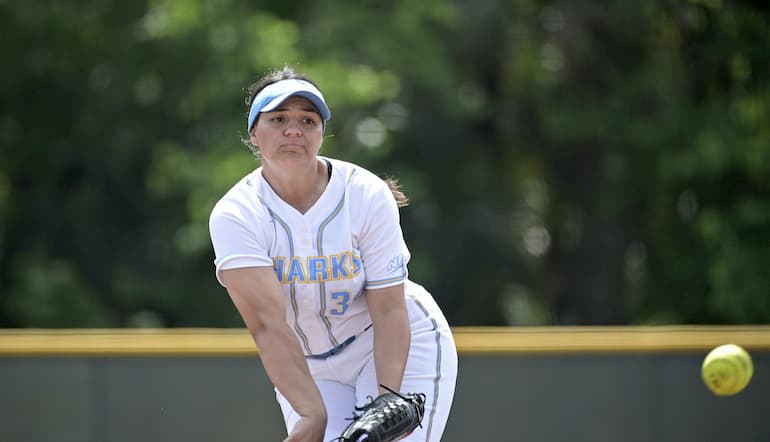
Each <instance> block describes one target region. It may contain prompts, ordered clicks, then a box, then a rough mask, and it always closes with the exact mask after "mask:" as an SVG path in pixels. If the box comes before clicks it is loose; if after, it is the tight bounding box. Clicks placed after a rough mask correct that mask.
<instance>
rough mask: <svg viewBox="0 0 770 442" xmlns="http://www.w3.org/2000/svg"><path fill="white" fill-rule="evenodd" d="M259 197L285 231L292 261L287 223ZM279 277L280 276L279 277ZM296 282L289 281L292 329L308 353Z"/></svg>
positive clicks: (290, 235) (289, 232)
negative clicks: (300, 316) (292, 315)
mask: <svg viewBox="0 0 770 442" xmlns="http://www.w3.org/2000/svg"><path fill="white" fill-rule="evenodd" d="M257 198H259V201H260V202H261V203H262V204H264V205H265V208H267V211H268V212H269V213H270V217H271V218H273V219H274V220H275V221H276V222H277V223H278V224H280V225H281V227H283V229H284V230H285V231H286V236H287V238H288V241H289V255H290V256H289V261H292V260H293V258H294V237H293V236H292V234H291V229H290V228H289V225H288V224H286V222H284V221H283V220H282V219H281V217H280V216H278V215H277V214H276V213H275V212H273V210H272V209H270V207H268V206H267V204H265V201H264V200H263V199H262V198H261V197H257ZM279 279H280V278H279ZM295 285H296V282H295V281H289V297H290V299H291V308H292V311H293V313H294V330H295V331H296V332H297V334H298V335H299V337H300V338H301V339H302V345H303V346H304V347H305V351H306V352H307V353H310V352H311V351H310V344H309V343H308V341H307V335H305V332H303V331H302V327H300V325H299V313H298V307H297V291H296V287H295Z"/></svg>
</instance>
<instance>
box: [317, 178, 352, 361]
mask: <svg viewBox="0 0 770 442" xmlns="http://www.w3.org/2000/svg"><path fill="white" fill-rule="evenodd" d="M343 205H345V194H344V193H343V194H342V198H340V202H339V203H337V207H335V208H334V210H332V213H330V214H329V216H327V217H326V219H325V220H323V222H322V223H321V225H320V226H319V227H318V240H317V243H316V248H317V249H318V256H324V250H323V235H324V229H326V226H328V225H329V223H330V222H331V221H332V220H333V219H334V218H335V217H336V216H337V215H338V214H339V213H340V211H341V210H342V206H343ZM318 287H319V289H320V293H319V296H320V297H321V308H320V310H319V311H318V315H319V316H320V317H321V320H323V322H324V324H326V331H327V333H328V335H329V342H331V343H332V345H333V346H337V345H338V343H337V339H335V338H334V334H333V333H332V324H331V322H329V318H327V317H326V282H325V281H323V280H321V281H319V283H318Z"/></svg>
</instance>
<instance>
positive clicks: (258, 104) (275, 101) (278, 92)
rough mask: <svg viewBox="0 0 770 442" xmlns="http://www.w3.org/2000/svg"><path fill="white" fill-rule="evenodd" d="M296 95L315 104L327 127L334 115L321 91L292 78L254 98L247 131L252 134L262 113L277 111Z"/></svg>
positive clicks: (271, 85)
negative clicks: (282, 104)
mask: <svg viewBox="0 0 770 442" xmlns="http://www.w3.org/2000/svg"><path fill="white" fill-rule="evenodd" d="M295 95H297V96H300V97H304V98H307V99H308V100H310V102H311V103H313V105H314V106H315V107H316V108H317V109H318V112H320V113H321V118H323V122H324V127H325V126H326V121H328V120H329V119H330V118H331V117H332V114H331V112H330V111H329V106H327V105H326V101H324V96H323V95H321V91H319V90H318V88H316V87H315V86H313V85H312V84H311V83H309V82H307V81H304V80H298V79H294V78H292V79H288V80H281V81H277V82H275V83H272V84H270V85H268V86H265V88H264V89H262V90H261V91H259V93H258V94H257V96H256V97H254V101H253V102H252V103H251V109H250V110H249V125H248V126H247V127H246V130H247V131H248V132H249V133H250V132H251V128H252V127H253V126H254V123H255V122H256V121H257V117H259V114H260V112H270V111H272V110H275V108H277V107H278V106H279V105H280V104H281V103H283V102H284V101H285V100H286V99H287V98H289V97H293V96H295Z"/></svg>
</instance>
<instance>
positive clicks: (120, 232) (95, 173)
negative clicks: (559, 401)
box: [0, 0, 770, 327]
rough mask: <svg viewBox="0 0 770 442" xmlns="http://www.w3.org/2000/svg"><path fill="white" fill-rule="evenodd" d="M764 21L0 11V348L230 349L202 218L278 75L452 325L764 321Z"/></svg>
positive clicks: (424, 13) (115, 8) (540, 5)
mask: <svg viewBox="0 0 770 442" xmlns="http://www.w3.org/2000/svg"><path fill="white" fill-rule="evenodd" d="M767 12H768V11H767V7H766V5H763V4H760V3H756V2H749V1H743V2H730V3H729V4H728V3H723V2H720V1H716V0H679V1H673V2H668V1H661V0H655V1H648V2H644V1H639V0H632V1H626V0H623V1H621V0H609V1H603V2H593V3H590V4H580V5H577V4H572V3H570V2H559V1H556V2H553V1H548V2H546V1H540V0H517V1H513V2H511V1H500V0H481V1H468V0H465V1H463V0H454V1H449V0H426V1H423V2H408V1H395V2H394V1H382V0H358V1H352V0H344V1H339V2H323V3H319V2H316V3H312V4H307V3H300V2H296V1H289V2H278V3H276V2H269V1H265V0H263V1H257V2H246V1H242V0H212V1H201V0H149V1H147V2H130V3H126V4H124V3H119V2H114V1H110V0H100V1H88V0H79V1H64V2H62V1H59V2H53V1H37V2H0V26H2V28H3V30H4V38H3V39H2V40H0V48H2V50H3V53H4V54H5V55H6V60H9V63H10V65H9V67H8V68H6V69H4V70H3V71H2V72H0V326H5V327H86V326H87V327H135V326H168V327H178V326H240V325H241V322H240V319H239V317H238V315H237V312H236V311H235V309H234V308H233V307H232V306H231V304H230V301H229V299H228V297H227V296H226V294H225V292H224V290H223V289H222V288H221V287H219V286H218V284H217V283H216V281H215V279H214V276H213V265H212V259H213V254H212V251H211V246H210V243H209V238H208V227H207V222H208V215H209V211H210V209H211V207H212V206H213V204H214V202H215V201H216V200H217V199H218V198H219V197H220V196H221V195H222V194H223V193H224V192H225V191H226V190H227V189H228V188H229V186H231V185H232V184H233V183H234V182H235V181H236V180H237V179H239V178H240V177H241V176H243V175H244V174H245V173H247V172H248V171H249V170H251V169H252V168H254V167H255V166H256V163H255V161H254V160H253V159H252V158H251V157H250V153H249V152H248V149H246V148H245V147H244V146H242V145H241V143H240V139H241V138H242V137H243V136H244V135H245V131H244V129H243V128H244V114H245V112H246V108H245V105H243V100H244V97H245V93H246V92H245V91H246V87H247V86H248V84H249V83H250V82H252V81H254V80H255V79H256V78H257V76H258V75H259V74H261V73H263V72H265V71H266V70H268V69H271V68H276V67H280V66H281V65H283V64H291V65H294V66H296V67H297V68H299V69H300V70H302V71H304V72H306V73H308V74H309V75H311V76H312V77H313V78H314V79H315V80H316V81H317V82H318V83H319V84H320V85H321V87H322V89H323V90H324V92H325V95H326V96H327V99H328V101H329V102H330V105H331V107H332V111H333V119H332V120H331V122H330V125H329V128H328V130H327V134H328V137H327V140H326V142H325V146H324V153H326V154H328V155H330V156H338V157H341V158H344V159H348V160H350V161H354V162H359V163H361V164H364V165H366V166H367V167H369V168H371V169H373V170H375V171H377V172H378V173H380V174H382V175H383V176H386V175H391V176H396V177H398V178H400V180H401V182H402V184H403V185H404V187H405V190H406V191H407V193H408V194H409V195H410V197H411V199H412V201H413V204H412V205H411V206H410V207H408V208H406V209H404V210H403V212H402V216H403V225H404V230H405V234H406V236H407V241H408V243H409V245H410V247H411V249H412V253H413V259H412V262H411V264H410V272H411V274H412V275H413V277H414V278H415V279H416V280H417V281H419V282H421V283H424V284H425V285H426V286H428V287H429V288H430V289H431V291H433V292H434V293H435V295H436V297H437V298H438V301H439V303H441V304H442V305H443V306H444V307H445V309H446V311H447V314H448V316H449V318H450V321H451V322H452V323H453V324H455V325H467V324H480V325H499V324H516V325H526V324H617V323H631V322H639V323H650V322H675V323H694V322H710V323H760V322H764V323H767V322H770V297H768V296H767V295H766V293H765V292H766V287H768V286H770V275H768V273H767V272H765V271H764V264H765V263H766V262H767V261H768V258H770V252H768V251H767V250H766V249H767V248H766V246H765V245H766V244H767V242H768V237H770V202H769V201H770V199H768V198H767V196H768V195H767V194H768V180H767V177H768V176H770V175H769V174H768V172H770V155H768V146H770V139H769V138H770V129H768V127H767V124H766V121H767V120H768V118H767V113H768V109H767V106H768V105H767V103H770V86H769V83H768V75H767V73H768V72H769V71H770V64H769V62H768V58H767V53H768V41H770V38H769V37H770V26H769V25H768V16H769V15H768V14H767Z"/></svg>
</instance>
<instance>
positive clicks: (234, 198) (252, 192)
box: [212, 169, 267, 216]
mask: <svg viewBox="0 0 770 442" xmlns="http://www.w3.org/2000/svg"><path fill="white" fill-rule="evenodd" d="M259 176H260V169H255V170H253V171H252V172H250V173H249V174H247V175H246V176H244V177H243V178H241V179H240V180H239V181H238V182H236V183H235V184H234V185H233V186H232V187H230V189H229V190H227V192H225V194H224V195H223V196H222V197H221V198H220V199H219V200H218V201H217V202H216V203H215V204H214V207H213V209H212V216H213V215H214V214H226V213H239V214H243V213H252V214H255V215H259V214H260V213H263V212H265V213H266V212H267V209H266V207H265V205H264V199H263V197H262V189H261V186H262V182H261V181H262V180H260V179H259Z"/></svg>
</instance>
